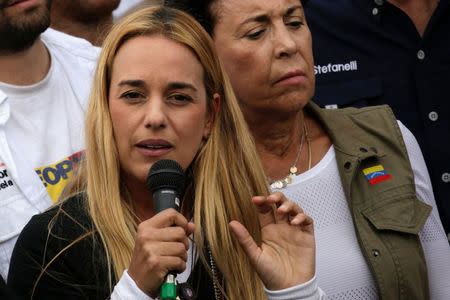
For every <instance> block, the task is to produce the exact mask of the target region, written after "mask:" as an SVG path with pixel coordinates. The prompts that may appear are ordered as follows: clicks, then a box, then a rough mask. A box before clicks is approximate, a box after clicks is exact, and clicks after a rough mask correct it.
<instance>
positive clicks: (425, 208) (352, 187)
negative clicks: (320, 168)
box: [305, 101, 432, 300]
mask: <svg viewBox="0 0 450 300" xmlns="http://www.w3.org/2000/svg"><path fill="white" fill-rule="evenodd" d="M305 109H306V110H307V111H308V112H309V113H310V115H312V116H314V117H315V118H316V119H317V120H319V122H320V123H321V124H322V125H323V126H324V128H325V131H326V132H327V133H328V135H329V136H330V138H331V140H332V143H333V145H334V148H335V152H336V160H337V164H338V168H339V173H340V175H341V180H342V185H343V188H344V192H345V196H346V198H347V202H348V206H349V208H350V212H351V215H352V218H353V223H354V226H355V231H356V235H357V237H358V241H359V245H360V247H361V251H362V252H363V254H364V257H365V258H366V261H367V263H368V265H369V268H370V270H371V272H372V275H373V277H374V279H375V282H376V285H377V289H378V295H379V297H380V299H389V300H391V299H420V300H424V299H429V298H430V295H429V286H428V275H427V266H426V263H425V257H424V254H423V249H422V245H421V243H420V240H419V237H418V235H417V234H418V232H419V231H420V229H421V228H422V227H423V225H424V224H425V221H426V220H427V218H428V215H429V214H430V212H431V209H432V208H431V207H430V206H429V205H427V204H425V203H423V202H421V201H419V200H418V199H417V196H416V191H415V184H414V174H413V171H412V169H411V165H410V162H409V158H408V154H407V151H406V146H405V143H404V141H403V138H402V134H401V131H400V128H399V127H398V124H397V121H396V119H395V116H394V114H393V113H392V111H391V109H390V108H389V106H387V105H382V106H373V107H366V108H362V109H356V108H346V109H339V110H326V109H321V108H319V107H318V106H317V105H316V104H314V103H312V102H311V101H310V102H309V103H308V105H307V106H306V108H305ZM381 169H384V171H385V172H386V173H387V174H386V175H383V176H378V177H376V178H375V179H372V180H369V178H371V176H373V175H377V174H382V173H383V172H381V173H377V174H375V173H374V172H379V171H380V170H381ZM364 172H366V173H368V174H367V175H368V176H366V175H365V173H364ZM374 180H375V181H374ZM377 180H378V181H379V182H377Z"/></svg>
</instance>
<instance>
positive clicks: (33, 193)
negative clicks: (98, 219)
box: [0, 29, 100, 278]
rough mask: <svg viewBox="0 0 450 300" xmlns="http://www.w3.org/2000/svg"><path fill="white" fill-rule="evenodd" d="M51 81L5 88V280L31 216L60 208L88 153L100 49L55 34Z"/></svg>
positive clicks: (1, 240) (1, 189)
mask: <svg viewBox="0 0 450 300" xmlns="http://www.w3.org/2000/svg"><path fill="white" fill-rule="evenodd" d="M41 39H42V40H43V42H44V44H45V45H46V47H47V49H48V50H49V53H50V58H51V65H50V70H49V72H48V74H47V75H46V77H45V78H44V79H43V80H42V81H40V82H38V83H37V84H33V85H31V86H14V85H10V84H5V83H1V82H0V274H1V275H2V276H3V277H4V278H6V276H7V272H8V268H9V260H10V256H11V253H12V250H13V247H14V244H15V241H16V239H17V236H18V234H19V233H20V231H21V230H22V228H23V226H24V225H25V224H26V223H27V222H28V221H29V219H30V218H31V216H32V215H34V214H37V213H40V212H42V211H44V210H45V209H46V208H48V207H49V206H50V205H51V204H52V203H53V202H55V201H56V200H57V199H58V197H59V195H60V193H61V191H62V190H63V188H64V186H65V184H66V183H67V181H68V179H69V178H70V177H71V175H72V173H73V172H72V163H76V162H77V161H78V160H79V158H80V155H82V152H81V151H82V150H83V149H84V134H83V132H84V111H85V109H86V106H87V100H88V96H89V92H90V87H91V81H92V77H93V74H94V71H95V66H96V61H97V57H98V54H99V50H100V49H99V48H97V47H94V46H92V45H91V44H90V43H89V42H87V41H86V40H83V39H80V38H76V37H73V36H69V35H66V34H64V33H61V32H58V31H55V30H53V29H48V30H46V31H45V32H44V33H43V34H42V35H41Z"/></svg>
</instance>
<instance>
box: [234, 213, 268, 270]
mask: <svg viewBox="0 0 450 300" xmlns="http://www.w3.org/2000/svg"><path fill="white" fill-rule="evenodd" d="M229 226H230V228H231V230H232V231H233V232H234V234H235V236H236V238H237V240H238V241H239V244H240V245H241V247H242V249H243V250H244V252H245V253H246V254H247V256H248V258H249V260H250V262H251V263H252V264H253V265H255V264H256V263H257V261H258V258H259V256H260V255H261V249H260V248H259V247H258V245H257V244H256V243H255V241H254V240H253V238H252V236H251V235H250V234H249V233H248V231H247V229H246V228H245V227H244V225H242V224H241V223H239V222H238V221H231V222H230V223H229Z"/></svg>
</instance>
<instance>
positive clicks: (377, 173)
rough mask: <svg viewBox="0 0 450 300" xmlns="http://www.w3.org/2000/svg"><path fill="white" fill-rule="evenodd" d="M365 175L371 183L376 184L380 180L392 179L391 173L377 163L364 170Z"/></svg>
mask: <svg viewBox="0 0 450 300" xmlns="http://www.w3.org/2000/svg"><path fill="white" fill-rule="evenodd" d="M363 172H364V175H365V176H366V178H367V180H368V181H369V182H370V184H372V185H374V184H377V183H379V182H382V181H385V180H388V179H391V178H392V177H391V175H389V174H388V173H387V172H386V170H385V169H384V168H383V166H382V165H377V166H374V167H370V168H366V169H364V170H363Z"/></svg>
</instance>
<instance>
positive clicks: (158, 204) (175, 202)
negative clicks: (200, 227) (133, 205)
mask: <svg viewBox="0 0 450 300" xmlns="http://www.w3.org/2000/svg"><path fill="white" fill-rule="evenodd" d="M153 199H154V201H153V206H154V208H153V209H154V211H155V214H157V213H159V212H161V211H163V210H165V209H169V208H173V209H175V210H176V211H180V198H179V196H178V195H177V193H176V192H175V191H174V190H172V189H159V190H157V191H155V192H154V193H153Z"/></svg>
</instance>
